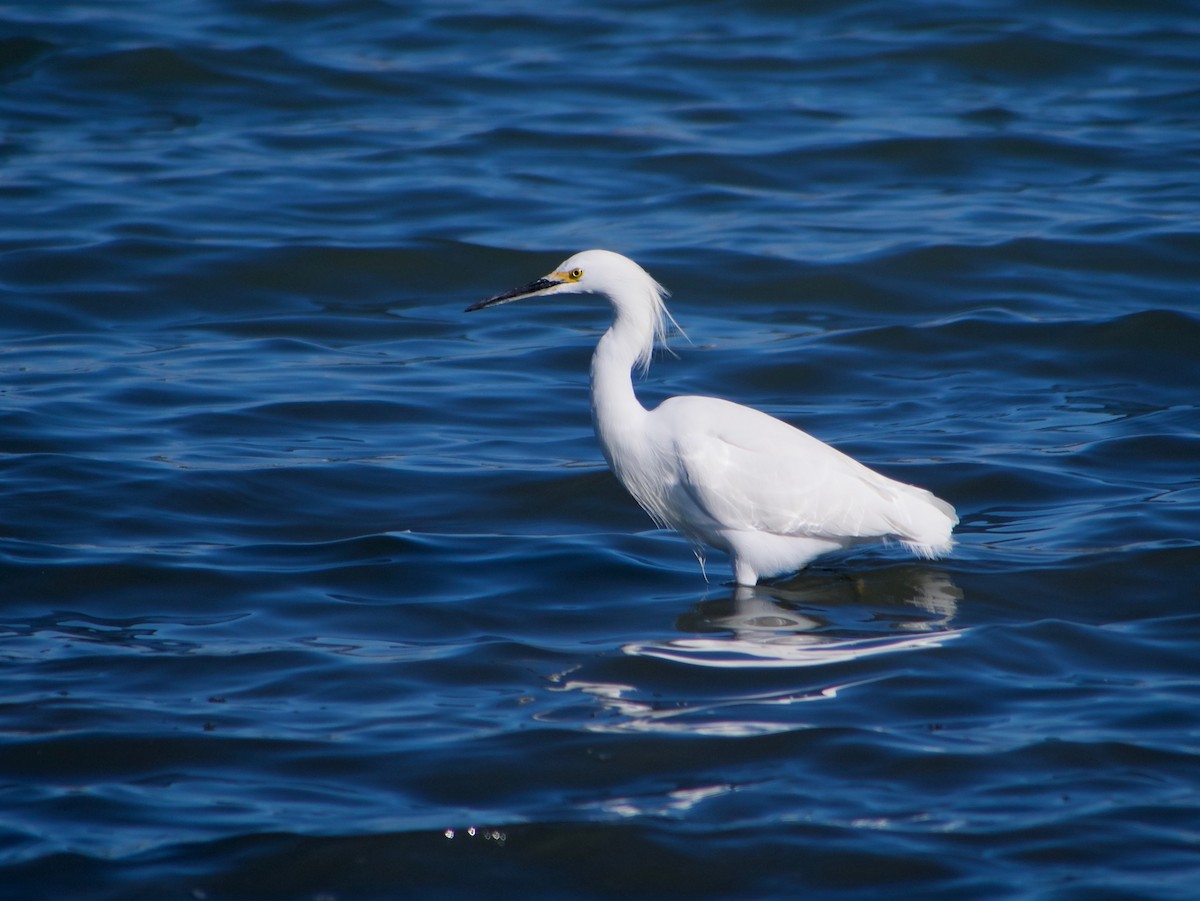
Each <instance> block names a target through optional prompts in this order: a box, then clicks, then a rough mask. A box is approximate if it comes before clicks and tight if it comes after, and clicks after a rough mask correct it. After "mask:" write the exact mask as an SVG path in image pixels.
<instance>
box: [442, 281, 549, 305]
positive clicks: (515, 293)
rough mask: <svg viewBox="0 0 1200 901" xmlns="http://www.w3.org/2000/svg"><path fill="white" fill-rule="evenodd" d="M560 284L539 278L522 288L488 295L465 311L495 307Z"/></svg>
mask: <svg viewBox="0 0 1200 901" xmlns="http://www.w3.org/2000/svg"><path fill="white" fill-rule="evenodd" d="M561 284H562V282H560V281H556V280H555V279H552V278H539V279H538V280H537V281H536V282H530V283H529V284H528V285H525V286H524V287H522V288H514V289H513V290H511V291H505V292H504V293H503V294H497V295H496V296H495V297H489V298H488V299H487V300H481V301H479V303H473V304H471V305H470V306H469V307H467V309H466V312H468V313H472V312H474V311H475V310H482V309H483V308H484V307H495V306H499V305H500V304H502V303H512V302H513V301H514V300H520V299H521V298H522V297H529V296H530V295H532V294H537V293H538V292H540V291H545V290H546V289H547V288H553V287H554V286H555V285H561Z"/></svg>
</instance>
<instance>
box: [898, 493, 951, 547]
mask: <svg viewBox="0 0 1200 901" xmlns="http://www.w3.org/2000/svg"><path fill="white" fill-rule="evenodd" d="M906 487H908V488H910V491H911V493H907V494H906V496H905V498H904V504H903V508H904V509H903V515H902V516H901V517H898V518H899V519H901V522H898V523H897V526H898V528H897V529H896V537H897V538H899V539H900V543H901V544H903V545H904V546H905V547H906V548H908V550H909V551H911V552H912V553H914V554H916V555H917V556H919V557H924V558H925V559H927V560H932V559H934V558H935V557H941V556H943V555H944V554H948V553H950V549H951V548H953V547H954V538H953V537H952V535H951V533H952V532H953V531H954V527H955V526H956V525H958V514H957V513H956V512H955V511H954V508H953V507H952V506H950V504H948V503H946V502H945V501H944V500H942V499H941V498H940V497H936V496H935V495H933V494H931V493H930V492H928V491H926V490H925V489H923V488H914V487H912V486H906Z"/></svg>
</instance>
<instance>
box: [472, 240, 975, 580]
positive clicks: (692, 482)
mask: <svg viewBox="0 0 1200 901" xmlns="http://www.w3.org/2000/svg"><path fill="white" fill-rule="evenodd" d="M574 293H585V294H603V295H605V296H606V297H608V299H609V301H610V302H611V303H612V308H613V314H614V321H613V324H612V327H611V328H609V330H608V331H607V332H605V333H604V336H603V337H602V338H601V339H600V343H599V344H598V345H596V352H595V354H594V355H593V357H592V413H593V417H594V419H595V424H596V435H597V437H598V438H599V439H600V446H601V447H602V448H603V450H604V456H605V458H606V459H607V460H608V465H609V466H611V467H612V470H613V472H614V473H616V475H617V478H618V479H620V480H621V483H622V484H623V485H624V486H625V487H626V488H627V489H628V490H629V493H630V494H632V495H633V496H634V498H636V499H637V501H638V503H640V504H641V505H642V506H643V507H644V508H645V509H646V511H647V512H648V513H649V514H650V515H651V516H652V517H653V518H654V520H655V521H656V522H658V523H660V524H662V525H666V526H670V527H672V528H674V529H676V530H677V531H679V532H680V533H682V534H683V535H684V536H685V537H687V538H688V539H689V540H691V541H692V542H694V543H696V544H707V545H711V546H712V547H716V548H719V549H720V550H723V551H725V552H727V553H728V554H729V555H730V557H731V563H732V565H733V574H734V577H735V578H736V579H737V581H738V583H739V584H742V585H753V584H755V583H756V582H758V580H759V579H760V578H769V577H771V576H778V575H782V574H784V573H789V572H793V571H795V570H797V569H800V568H801V567H803V566H805V565H806V564H807V563H808V562H809V561H810V560H812V559H813V558H814V557H816V556H818V555H819V554H823V553H826V552H828V551H833V550H837V549H839V548H844V547H848V546H850V545H852V544H857V543H859V542H861V541H865V540H869V539H873V538H888V537H894V538H897V539H899V540H900V541H901V542H902V543H903V544H904V545H905V546H906V547H908V548H909V549H910V550H912V551H913V552H914V553H917V554H920V555H921V556H924V557H935V556H938V555H940V554H943V553H946V552H947V551H949V549H950V547H951V545H952V544H953V541H952V539H951V537H950V532H951V530H952V529H953V528H954V525H955V523H957V522H958V517H957V516H956V515H955V513H954V508H953V507H951V506H950V505H949V504H947V503H946V502H945V501H943V500H940V499H938V498H936V497H934V496H933V495H932V494H930V493H929V492H928V491H925V490H924V489H921V488H915V487H913V486H912V485H905V484H902V483H901V482H896V481H893V480H892V479H889V478H887V477H885V476H882V475H880V474H879V473H876V472H873V471H872V470H870V469H868V468H867V467H865V466H863V465H862V464H861V463H858V462H856V461H855V460H853V459H851V458H850V457H848V456H846V455H845V454H843V453H841V452H840V451H837V450H835V449H834V448H832V447H830V446H829V445H827V444H824V443H822V442H821V441H818V440H817V439H816V438H813V437H812V436H810V435H807V434H805V433H804V432H801V431H800V430H798V429H795V428H792V427H791V426H790V425H788V424H787V423H784V422H781V421H780V420H778V419H775V418H773V417H771V416H768V415H767V414H766V413H761V412H759V411H758V410H752V409H750V408H749V407H743V406H739V405H738V404H734V403H730V402H729V401H725V400H718V399H716V398H712V397H672V398H669V399H668V400H665V401H663V403H661V404H660V405H659V406H658V407H657V408H655V409H654V410H647V409H646V408H645V407H643V406H642V405H641V403H639V402H638V399H637V397H636V396H635V395H634V392H633V382H632V379H631V378H630V370H631V369H632V368H633V367H634V366H635V365H640V366H641V367H642V368H643V369H644V368H645V367H646V366H648V365H649V362H650V355H651V353H652V352H653V350H654V343H655V340H656V339H658V340H662V339H663V338H664V337H665V335H666V331H667V325H668V323H669V322H673V321H674V320H672V319H671V315H670V313H668V312H667V308H666V306H665V305H664V304H663V296H664V295H665V294H666V292H665V291H664V290H663V288H662V287H661V286H660V285H659V284H658V283H657V282H655V281H654V279H652V278H651V277H650V276H649V275H648V274H647V273H646V271H645V270H644V269H642V268H641V267H640V266H638V265H637V263H635V262H633V261H632V260H629V259H627V258H625V257H623V256H621V255H620V254H616V253H612V252H610V251H607V250H587V251H584V252H583V253H577V254H575V256H573V257H571V258H570V259H568V260H567V261H566V262H564V263H563V264H562V265H561V266H559V267H558V269H556V270H555V271H554V272H552V273H550V274H549V275H547V276H546V277H545V278H540V279H538V280H537V281H534V282H530V283H529V284H528V285H525V286H524V287H521V288H517V289H515V290H513V291H508V292H506V293H504V294H498V295H496V296H495V297H491V298H488V299H487V300H483V301H480V302H479V303H477V304H475V305H473V306H471V307H469V308H468V312H470V311H471V310H480V309H483V308H484V307H490V306H494V305H496V304H502V303H508V302H509V301H513V300H520V299H521V298H524V297H534V296H542V295H552V294H574Z"/></svg>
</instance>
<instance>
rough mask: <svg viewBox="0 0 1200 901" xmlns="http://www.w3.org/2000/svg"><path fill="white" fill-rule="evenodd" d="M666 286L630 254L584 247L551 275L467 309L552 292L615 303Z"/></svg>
mask: <svg viewBox="0 0 1200 901" xmlns="http://www.w3.org/2000/svg"><path fill="white" fill-rule="evenodd" d="M650 290H655V291H657V293H659V294H660V295H661V293H662V288H661V287H659V285H658V284H657V283H656V282H655V281H654V279H652V278H651V277H650V276H649V274H648V273H647V272H646V270H645V269H643V268H642V267H641V266H639V265H638V264H637V263H635V262H634V261H633V260H631V259H629V258H628V257H623V256H621V255H620V254H619V253H613V252H612V251H611V250H584V251H582V252H580V253H577V254H575V255H574V256H571V257H568V258H567V259H565V260H563V262H562V263H560V264H559V265H558V267H557V268H556V269H555V270H554V271H553V272H551V273H550V274H549V275H544V276H542V277H541V278H539V279H535V280H534V281H532V282H530V283H529V284H527V285H522V286H521V287H519V288H514V289H513V290H511V291H505V292H504V293H503V294H497V295H496V296H495V297H489V298H487V299H486V300H481V301H479V303H476V304H472V305H471V306H469V307H467V312H468V313H470V312H472V311H474V310H482V309H484V308H485V307H495V306H499V305H500V304H503V303H512V302H513V301H514V300H524V299H525V298H526V297H542V296H545V295H549V294H607V295H608V296H609V297H610V298H611V299H612V300H613V302H614V303H616V302H617V301H618V299H619V298H620V297H622V296H624V295H627V294H631V293H634V294H638V295H643V296H644V295H645V294H646V293H648V292H649V291H650Z"/></svg>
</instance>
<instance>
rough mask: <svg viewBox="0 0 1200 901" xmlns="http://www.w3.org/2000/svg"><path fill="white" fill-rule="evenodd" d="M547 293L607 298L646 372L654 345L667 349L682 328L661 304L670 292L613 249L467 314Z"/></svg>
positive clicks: (569, 263)
mask: <svg viewBox="0 0 1200 901" xmlns="http://www.w3.org/2000/svg"><path fill="white" fill-rule="evenodd" d="M549 294H603V295H606V296H607V297H608V299H609V301H611V302H612V305H613V311H614V313H615V315H616V320H617V323H618V324H622V323H623V324H625V325H626V326H627V328H629V329H630V330H632V332H633V334H634V335H635V340H636V343H637V360H638V362H639V364H640V365H641V366H642V368H643V369H644V368H645V367H646V366H648V365H649V363H650V355H651V352H652V351H653V349H654V344H655V342H656V341H657V342H660V343H664V344H665V342H666V337H667V331H668V328H669V326H670V325H675V327H676V328H678V325H676V324H675V320H674V319H672V318H671V314H670V313H669V312H667V307H666V304H664V303H663V298H665V297H666V295H667V291H666V289H665V288H663V286H662V285H660V284H659V283H658V282H656V281H655V280H654V279H652V278H651V277H650V275H649V273H647V272H646V270H645V269H643V268H642V267H641V266H639V265H638V264H637V263H635V262H634V261H633V260H631V259H629V258H628V257H623V256H621V255H620V254H619V253H613V252H612V251H611V250H584V251H581V252H580V253H577V254H575V255H574V256H571V257H568V258H567V259H565V260H563V262H562V263H560V264H559V265H558V268H556V269H555V270H554V271H553V272H551V273H550V274H549V275H545V276H542V277H541V278H539V279H537V280H535V281H532V282H530V283H529V284H527V285H522V286H521V287H520V288H514V289H513V290H511V291H505V292H504V293H503V294H497V295H496V296H495V297H489V298H487V299H486V300H481V301H479V303H476V304H472V305H471V306H469V307H467V312H468V313H470V312H472V311H473V310H482V309H484V308H485V307H495V306H499V305H500V304H504V303H512V302H513V301H514V300H524V299H525V298H526V297H542V296H545V295H549Z"/></svg>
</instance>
